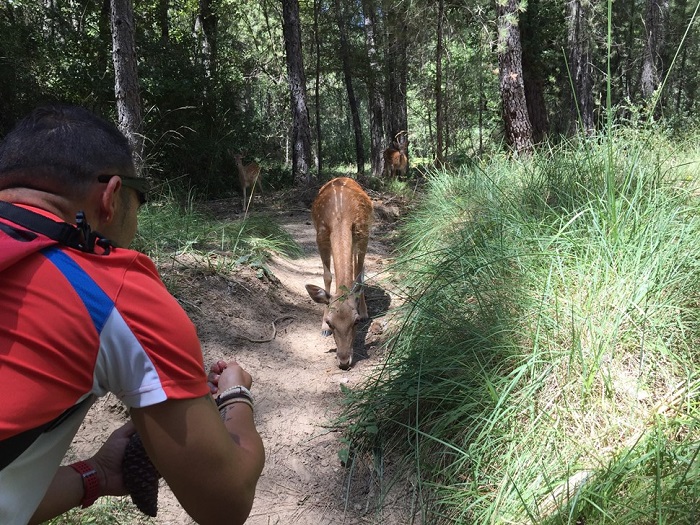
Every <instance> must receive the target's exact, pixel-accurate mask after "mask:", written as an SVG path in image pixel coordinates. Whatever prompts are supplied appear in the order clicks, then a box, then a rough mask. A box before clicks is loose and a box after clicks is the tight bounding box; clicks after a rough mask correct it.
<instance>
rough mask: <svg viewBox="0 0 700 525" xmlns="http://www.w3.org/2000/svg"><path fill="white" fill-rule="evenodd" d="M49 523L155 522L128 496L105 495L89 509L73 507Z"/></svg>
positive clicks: (111, 524) (106, 524) (105, 524)
mask: <svg viewBox="0 0 700 525" xmlns="http://www.w3.org/2000/svg"><path fill="white" fill-rule="evenodd" d="M47 523H48V524H49V525H120V524H123V523H129V524H131V525H137V524H148V523H154V521H153V519H151V518H149V517H147V516H145V515H144V514H142V513H141V511H139V510H138V509H137V508H136V506H135V505H134V504H133V503H131V501H129V499H128V498H125V497H124V498H116V497H104V498H100V499H99V500H97V502H95V504H94V505H92V506H91V507H89V508H87V509H78V508H76V509H73V510H70V511H68V512H67V513H66V514H63V515H62V516H59V517H58V518H54V519H52V520H49V521H48V522H47Z"/></svg>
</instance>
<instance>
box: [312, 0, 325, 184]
mask: <svg viewBox="0 0 700 525" xmlns="http://www.w3.org/2000/svg"><path fill="white" fill-rule="evenodd" d="M320 11H321V0H314V44H315V47H316V84H315V90H316V93H315V99H316V151H317V152H318V156H317V160H316V173H318V174H319V175H321V171H322V169H323V155H322V151H321V149H322V148H321V146H322V144H323V141H322V140H321V35H320V34H319V27H318V16H319V12H320Z"/></svg>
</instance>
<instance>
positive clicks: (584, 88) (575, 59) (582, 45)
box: [567, 0, 595, 133]
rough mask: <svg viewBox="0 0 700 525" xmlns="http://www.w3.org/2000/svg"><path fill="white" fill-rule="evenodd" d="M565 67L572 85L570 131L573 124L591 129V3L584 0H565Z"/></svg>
mask: <svg viewBox="0 0 700 525" xmlns="http://www.w3.org/2000/svg"><path fill="white" fill-rule="evenodd" d="M567 10H568V19H569V28H568V38H567V40H568V46H569V71H570V74H571V81H572V83H573V86H574V95H575V96H574V97H572V101H571V122H572V130H571V131H572V132H574V131H575V130H576V124H577V123H580V124H579V125H580V126H581V128H583V131H584V132H585V133H592V132H593V131H594V130H595V121H594V117H593V75H592V73H593V72H592V67H591V53H590V48H591V36H590V31H589V29H588V28H589V23H590V18H591V16H592V7H591V4H590V3H589V2H587V1H586V0H583V1H582V0H569V3H568V6H567Z"/></svg>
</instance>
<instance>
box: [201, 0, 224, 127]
mask: <svg viewBox="0 0 700 525" xmlns="http://www.w3.org/2000/svg"><path fill="white" fill-rule="evenodd" d="M212 3H214V4H215V3H216V0H199V12H198V13H197V20H196V27H197V28H198V29H199V31H200V32H201V35H202V39H201V53H202V63H203V64H204V74H205V76H206V82H205V84H204V86H205V88H204V93H203V105H204V114H205V115H206V116H207V121H208V123H209V125H210V126H212V127H213V126H214V121H215V119H216V105H217V101H216V96H215V91H214V90H213V89H212V88H213V87H214V86H215V85H216V82H217V69H218V60H217V54H218V51H217V48H218V46H217V26H218V23H219V19H218V17H217V16H216V14H215V10H214V9H212V5H211V4H212Z"/></svg>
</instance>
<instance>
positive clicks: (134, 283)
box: [94, 254, 209, 408]
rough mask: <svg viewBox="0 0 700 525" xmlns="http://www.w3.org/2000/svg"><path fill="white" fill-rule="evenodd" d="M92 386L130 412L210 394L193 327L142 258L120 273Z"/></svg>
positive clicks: (102, 337) (101, 336) (135, 259)
mask: <svg viewBox="0 0 700 525" xmlns="http://www.w3.org/2000/svg"><path fill="white" fill-rule="evenodd" d="M94 382H95V390H96V391H97V393H98V395H99V394H100V393H101V391H111V392H113V393H114V394H115V395H116V396H117V397H119V398H120V399H121V400H122V402H123V403H124V404H125V405H126V406H128V407H130V408H131V407H134V408H141V407H145V406H150V405H153V404H156V403H160V402H162V401H165V400H167V399H190V398H195V397H201V396H203V395H206V394H208V393H209V387H208V385H207V376H206V372H205V370H204V363H203V357H202V349H201V345H200V343H199V339H198V337H197V332H196V329H195V326H194V324H193V323H192V321H191V320H190V319H189V317H188V316H187V313H186V312H185V311H184V310H183V309H182V307H181V306H180V305H179V304H178V302H177V301H176V300H175V298H174V297H173V296H172V295H171V294H170V293H169V292H168V290H167V289H166V288H165V285H164V284H163V282H162V281H161V279H160V276H159V275H158V272H157V270H156V268H155V265H154V264H153V262H152V261H151V260H150V259H149V258H148V257H146V256H145V255H142V254H139V255H137V256H136V257H135V258H134V259H133V261H132V263H131V264H130V265H129V266H128V269H127V271H126V272H125V273H124V277H123V281H122V283H121V288H120V290H119V291H118V294H117V297H116V300H115V308H114V310H113V311H112V313H111V315H110V316H109V318H108V320H107V322H106V324H105V327H104V329H103V330H102V333H101V335H100V351H99V354H98V358H97V361H96V366H95V381H94Z"/></svg>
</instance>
